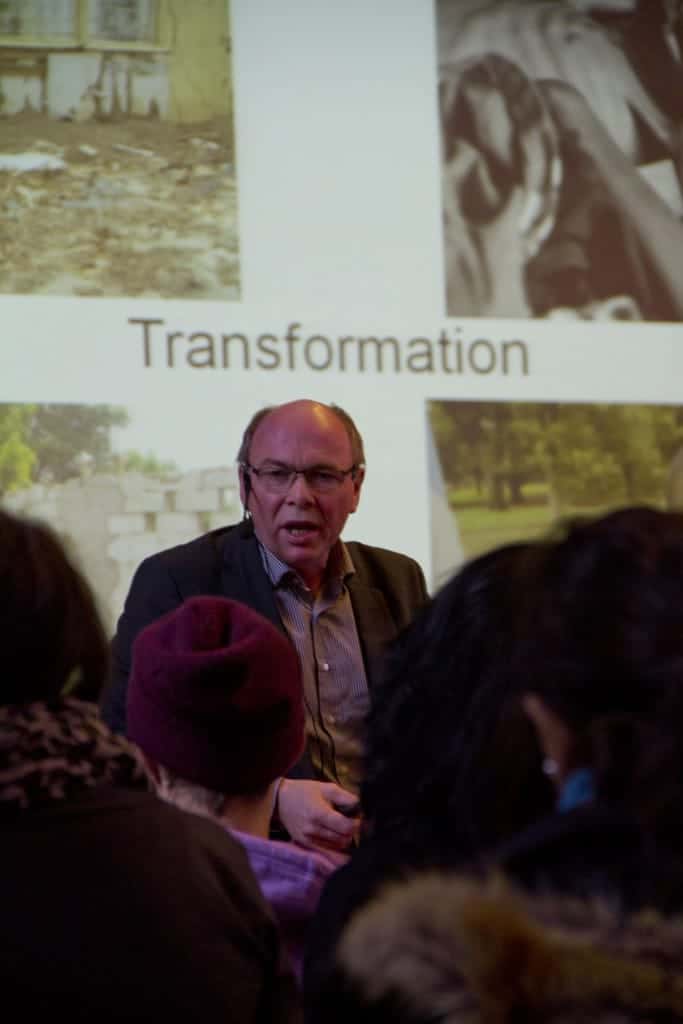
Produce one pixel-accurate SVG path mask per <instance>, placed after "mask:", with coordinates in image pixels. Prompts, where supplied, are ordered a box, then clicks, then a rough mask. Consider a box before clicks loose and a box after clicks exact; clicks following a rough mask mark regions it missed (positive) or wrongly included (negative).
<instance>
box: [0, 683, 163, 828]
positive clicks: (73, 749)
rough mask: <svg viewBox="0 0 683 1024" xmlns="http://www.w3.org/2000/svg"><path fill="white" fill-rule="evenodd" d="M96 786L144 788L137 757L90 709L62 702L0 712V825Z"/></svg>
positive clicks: (16, 706) (12, 707) (90, 706)
mask: <svg viewBox="0 0 683 1024" xmlns="http://www.w3.org/2000/svg"><path fill="white" fill-rule="evenodd" d="M100 786H102V787H104V786H123V787H125V788H129V789H130V788H132V789H148V788H149V787H148V783H147V777H146V775H145V770H144V767H143V763H142V759H141V757H140V754H139V753H138V752H137V750H136V749H135V748H134V747H133V746H132V745H131V744H130V743H129V742H128V741H127V740H125V739H124V738H123V737H122V736H118V735H116V734H115V733H113V732H111V730H110V729H109V728H108V727H107V726H106V725H105V724H104V722H103V721H102V719H101V718H100V715H99V711H98V708H97V706H96V705H94V704H89V703H86V702H84V701H80V700H76V699H75V698H73V697H66V698H63V699H60V700H54V701H50V702H45V701H36V702H35V703H32V704H9V705H6V706H4V707H0V821H1V820H7V819H8V818H10V817H13V816H14V815H16V814H17V813H19V812H21V811H26V810H33V809H36V808H39V807H47V806H50V805H51V804H54V803H56V802H58V801H65V800H69V799H70V798H71V797H74V796H77V795H78V794H79V793H82V792H84V791H86V790H92V789H95V788H97V787H100Z"/></svg>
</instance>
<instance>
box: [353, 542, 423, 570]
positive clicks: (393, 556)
mask: <svg viewBox="0 0 683 1024" xmlns="http://www.w3.org/2000/svg"><path fill="white" fill-rule="evenodd" d="M345 544H346V547H347V548H348V551H349V554H350V555H351V559H352V561H353V563H354V565H355V564H356V562H357V560H360V561H361V562H363V563H367V564H371V565H386V566H392V567H394V566H395V567H398V568H404V569H411V570H417V571H418V572H420V573H422V569H421V568H420V565H419V563H418V562H417V561H416V560H415V559H414V558H411V557H410V555H404V554H403V553H402V552H400V551H392V550H391V549H390V548H380V547H376V546H375V545H374V544H363V543H362V542H361V541H358V540H350V541H345Z"/></svg>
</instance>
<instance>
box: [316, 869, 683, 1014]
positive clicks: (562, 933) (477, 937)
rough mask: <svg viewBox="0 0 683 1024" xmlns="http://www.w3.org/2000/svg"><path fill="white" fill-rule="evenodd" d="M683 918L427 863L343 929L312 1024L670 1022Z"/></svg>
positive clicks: (676, 1005)
mask: <svg viewBox="0 0 683 1024" xmlns="http://www.w3.org/2000/svg"><path fill="white" fill-rule="evenodd" d="M682 956H683V926H682V924H681V920H680V918H678V919H673V920H669V919H667V918H666V917H662V916H660V915H658V914H656V913H655V912H654V911H652V910H650V911H649V913H647V914H644V915H640V916H638V915H636V916H630V915H625V914H624V913H623V911H622V910H621V908H619V907H615V905H614V903H613V902H609V901H608V902H604V901H602V900H600V899H599V898H595V897H593V898H591V899H587V900H584V901H581V900H577V899H568V898H567V897H565V896H563V895H561V894H557V893H546V894H544V895H543V896H540V895H535V896H532V895H529V894H527V893H525V892H524V891H515V890H514V889H512V888H511V887H510V886H509V885H508V884H506V883H504V882H503V881H502V879H501V878H491V879H487V880H485V881H483V882H479V881H475V880H473V879H470V878H466V877H464V876H461V875H460V876H459V875H449V874H436V873H434V874H432V873H428V874H423V875H417V876H416V877H415V878H413V879H411V880H408V881H404V882H402V883H400V884H396V885H394V886H388V887H386V888H385V889H383V890H382V891H381V892H380V893H379V894H378V896H377V897H376V898H375V899H373V900H372V901H370V903H368V904H367V905H366V906H365V907H364V908H363V909H361V910H359V911H358V913H357V914H356V915H354V917H353V918H352V920H351V922H350V923H349V926H348V928H347V929H346V931H345V933H344V935H343V936H342V939H341V942H340V944H339V949H338V954H337V959H336V963H335V966H334V970H333V972H332V973H331V974H330V976H329V977H328V978H327V981H326V985H325V987H324V988H323V989H321V990H320V992H319V993H318V995H317V999H316V1001H315V1004H314V1006H313V1007H311V1010H310V1015H309V1019H310V1020H311V1024H348V1022H349V1021H353V1022H354V1024H435V1022H436V1021H439V1022H442V1024H491V1022H494V1021H495V1022H498V1024H511V1022H514V1021H534V1022H544V1024H550V1022H554V1024H586V1022H587V1021H591V1022H592V1024H644V1022H646V1021H647V1022H653V1021H657V1022H658V1024H674V1022H675V1021H680V1020H681V1019H682V1018H683V971H682V970H681V958H682Z"/></svg>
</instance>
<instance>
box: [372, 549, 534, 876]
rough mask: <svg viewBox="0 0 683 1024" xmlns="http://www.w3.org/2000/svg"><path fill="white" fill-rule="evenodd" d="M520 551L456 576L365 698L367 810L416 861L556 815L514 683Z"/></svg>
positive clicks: (485, 842) (493, 556) (481, 844)
mask: <svg viewBox="0 0 683 1024" xmlns="http://www.w3.org/2000/svg"><path fill="white" fill-rule="evenodd" d="M527 550H528V546H527V545H523V544H520V545H511V546H508V547H504V548H500V549H498V550H496V551H493V552H491V553H489V554H487V555H484V556H482V557H480V558H477V559H475V560H474V561H472V562H470V563H469V564H468V565H466V566H465V567H464V568H463V569H462V570H461V571H460V572H458V573H457V574H456V575H455V576H454V577H453V579H452V580H450V582H449V583H447V584H446V585H445V586H444V587H443V588H442V589H441V590H440V591H439V593H438V594H437V595H436V597H435V598H434V599H433V600H432V601H430V602H429V603H428V604H427V605H426V606H425V607H424V608H423V609H422V610H421V612H420V613H419V614H418V616H417V617H416V619H415V621H414V623H413V624H412V625H411V626H410V627H409V628H408V629H407V630H405V631H404V633H403V634H402V635H401V636H400V637H399V639H398V640H397V641H396V642H395V644H394V645H393V647H392V649H391V651H390V652H389V654H388V657H387V662H386V665H385V672H384V676H383V679H382V680H381V681H380V682H379V684H378V686H377V688H376V690H375V692H374V693H373V706H372V710H371V712H370V717H369V722H368V737H367V759H366V781H365V784H364V786H363V790H362V797H363V804H364V811H365V814H366V816H367V818H368V819H369V821H370V823H371V826H370V827H371V829H372V831H373V834H374V836H375V837H376V838H377V839H382V838H386V839H388V840H389V842H390V843H391V845H393V846H396V847H400V848H401V851H402V852H404V854H405V856H406V857H407V858H409V859H411V860H415V861H416V862H418V863H439V862H440V861H441V860H442V859H443V860H444V861H446V862H449V863H452V862H453V860H454V858H456V857H458V856H462V857H463V858H466V857H469V856H471V855H474V854H476V853H478V852H479V851H480V850H482V849H483V848H485V847H488V846H489V845H491V844H495V843H496V842H497V841H499V840H500V839H502V838H503V837H506V836H507V835H509V834H510V832H512V831H515V830H517V829H518V828H521V827H523V826H525V825H526V824H528V823H529V822H530V821H532V820H534V819H535V818H537V817H538V816H539V815H541V814H543V813H545V811H546V810H549V809H550V807H551V806H552V788H551V786H550V785H549V784H548V781H547V780H546V779H545V778H544V777H543V775H542V772H541V755H540V749H539V747H538V744H537V742H536V739H535V736H534V733H533V729H532V728H531V726H530V723H529V721H528V720H527V719H526V716H525V715H524V714H523V712H522V710H521V707H520V704H519V701H518V699H517V694H516V692H515V690H514V685H513V684H514V679H513V678H512V677H511V676H510V664H511V657H512V649H513V622H514V609H515V606H516V603H517V601H518V600H519V594H520V588H522V587H523V585H524V583H523V579H521V578H520V572H521V566H522V565H523V562H524V558H525V556H526V552H527Z"/></svg>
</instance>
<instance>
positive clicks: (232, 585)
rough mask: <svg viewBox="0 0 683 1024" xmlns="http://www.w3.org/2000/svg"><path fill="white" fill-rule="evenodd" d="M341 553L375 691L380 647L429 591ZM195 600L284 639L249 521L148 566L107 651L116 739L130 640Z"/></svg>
mask: <svg viewBox="0 0 683 1024" xmlns="http://www.w3.org/2000/svg"><path fill="white" fill-rule="evenodd" d="M346 546H347V548H348V550H349V553H350V555H351V558H352V560H353V564H354V567H355V570H356V572H355V574H354V575H353V576H352V577H351V578H350V580H349V583H348V587H349V594H350V597H351V605H352V607H353V613H354V616H355V619H356V628H357V630H358V636H359V639H360V644H361V650H362V653H363V660H364V662H365V671H366V674H367V679H368V686H369V687H370V688H372V685H373V682H374V680H375V679H376V678H377V672H378V663H379V660H380V657H381V655H382V653H383V651H384V649H385V647H386V646H387V644H388V643H389V642H390V641H391V640H393V638H394V637H395V636H396V635H397V634H398V633H399V632H400V631H401V630H402V629H403V628H404V626H407V625H408V623H409V622H410V621H411V619H412V618H413V615H414V614H415V612H416V611H417V609H418V608H419V606H420V605H421V604H422V603H423V602H424V601H425V600H426V599H427V588H426V586H425V581H424V576H423V575H422V570H421V569H420V567H419V565H418V564H417V562H415V561H414V560H413V559H412V558H408V557H407V556H406V555H400V554H398V553H397V552H395V551H387V550H385V549H384V548H375V547H370V546H369V545H367V544H358V543H355V542H353V541H351V542H349V543H347V545H346ZM199 594H217V595H220V596H222V597H230V598H232V599H233V600H236V601H242V602H243V603H244V604H247V605H249V606H250V607H251V608H254V609H255V610H256V611H258V612H260V613H261V614H262V615H264V616H265V617H266V618H267V619H270V621H271V622H273V623H274V624H275V625H276V626H277V627H278V628H279V629H281V630H282V631H283V632H285V628H284V626H283V624H282V620H281V618H280V614H279V612H278V608H277V603H276V600H275V594H274V592H273V587H272V585H271V582H270V580H269V579H268V576H267V575H266V572H265V570H264V568H263V562H262V559H261V553H260V551H259V548H258V543H257V541H256V537H255V536H254V531H253V527H252V524H251V522H250V521H246V522H242V523H239V524H237V525H236V526H227V527H223V528H222V529H220V530H212V531H211V532H210V533H205V534H203V535H202V536H201V537H198V538H197V539H196V540H192V541H190V542H189V543H188V544H180V545H179V546H177V547H174V548H169V549H168V550H166V551H161V552H159V554H156V555H152V556H151V557H149V558H146V559H145V560H144V562H142V564H141V565H140V567H139V569H138V570H137V572H136V573H135V576H134V577H133V581H132V583H131V587H130V591H129V593H128V597H127V598H126V603H125V607H124V609H123V614H122V615H121V618H120V619H119V623H118V628H117V631H116V635H115V637H114V640H113V643H112V675H111V679H110V682H109V686H108V687H107V689H106V691H105V693H104V696H103V699H102V715H103V717H104V719H105V721H106V722H107V724H108V725H109V726H110V727H111V728H112V729H114V730H115V731H117V732H125V728H126V690H127V686H128V675H129V673H130V667H131V648H132V645H133V641H134V640H135V637H136V636H137V634H138V633H139V632H140V630H141V629H143V628H144V627H145V626H147V625H148V624H149V623H150V622H153V621H154V620H155V619H158V618H159V617H160V616H161V615H164V614H165V613H166V612H169V611H171V609H173V608H176V607H177V606H178V605H179V604H182V602H183V601H184V600H185V599H186V598H188V597H193V596H195V595H199ZM304 771H305V769H304Z"/></svg>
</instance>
